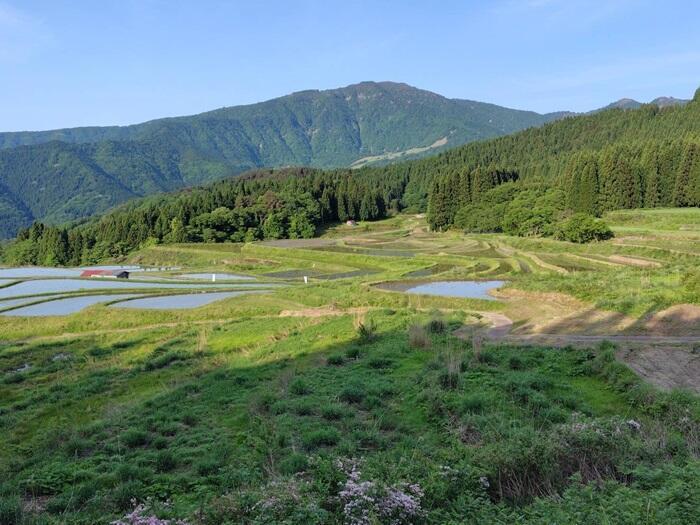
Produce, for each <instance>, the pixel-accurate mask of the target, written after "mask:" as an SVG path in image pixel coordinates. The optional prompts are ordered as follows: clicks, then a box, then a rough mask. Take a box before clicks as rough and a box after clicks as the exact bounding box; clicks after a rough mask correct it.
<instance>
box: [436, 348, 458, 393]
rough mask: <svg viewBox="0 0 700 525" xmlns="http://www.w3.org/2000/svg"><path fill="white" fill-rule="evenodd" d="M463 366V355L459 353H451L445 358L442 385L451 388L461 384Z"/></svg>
mask: <svg viewBox="0 0 700 525" xmlns="http://www.w3.org/2000/svg"><path fill="white" fill-rule="evenodd" d="M461 368H462V359H461V357H460V356H458V355H457V354H449V355H448V356H447V357H446V358H445V368H444V369H443V370H442V371H441V372H440V385H441V386H442V387H443V388H446V389H449V390H454V389H455V388H457V387H458V386H459V374H460V371H461Z"/></svg>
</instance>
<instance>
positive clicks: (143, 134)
mask: <svg viewBox="0 0 700 525" xmlns="http://www.w3.org/2000/svg"><path fill="white" fill-rule="evenodd" d="M657 101H659V102H658V103H659V105H662V104H663V105H668V103H669V102H668V101H673V102H672V103H682V102H684V101H676V99H657ZM631 103H634V104H639V103H636V102H634V101H631ZM615 104H619V102H618V103H615ZM614 107H622V106H614ZM624 107H627V106H624ZM630 107H632V106H630ZM569 115H573V113H569V112H557V113H548V114H539V113H535V112H531V111H521V110H515V109H510V108H505V107H501V106H497V105H494V104H486V103H483V102H476V101H471V100H460V99H448V98H445V97H442V96H440V95H437V94H435V93H431V92H429V91H424V90H420V89H417V88H414V87H411V86H408V85H406V84H399V83H393V82H362V83H360V84H355V85H351V86H347V87H344V88H340V89H332V90H326V91H302V92H298V93H294V94H291V95H287V96H284V97H280V98H276V99H273V100H269V101H266V102H261V103H258V104H252V105H247V106H234V107H227V108H222V109H217V110H214V111H209V112H206V113H201V114H199V115H193V116H187V117H175V118H164V119H158V120H152V121H149V122H145V123H142V124H136V125H132V126H121V127H120V126H108V127H82V128H69V129H60V130H52V131H37V132H8V133H0V238H3V237H9V236H12V235H14V234H15V233H16V231H17V230H18V229H19V228H20V227H23V226H26V225H28V224H30V223H31V222H32V221H33V220H36V219H40V220H43V221H46V222H54V223H57V222H64V221H69V220H73V219H77V218H81V217H85V216H88V215H91V214H94V213H98V212H102V211H104V210H106V209H108V208H110V207H112V206H114V205H116V204H119V203H121V202H124V201H126V200H129V199H132V198H135V197H139V196H144V195H148V194H152V193H157V192H163V191H169V190H173V189H176V188H181V187H186V186H192V185H196V184H199V183H203V182H208V181H211V180H216V179H220V178H223V177H226V176H229V175H235V174H237V173H241V172H243V171H246V170H249V169H253V168H258V167H278V166H292V165H297V166H301V165H304V166H315V167H324V168H329V167H348V166H351V167H360V166H364V165H367V164H376V163H386V162H391V161H396V160H402V159H408V158H415V157H418V156H424V155H428V154H431V153H435V152H438V151H440V150H444V149H446V148H450V147H455V146H458V145H461V144H465V143H468V142H473V141H476V140H482V139H488V138H492V137H497V136H501V135H507V134H510V133H514V132H516V131H519V130H522V129H525V128H530V127H535V126H541V125H543V124H545V123H547V122H551V121H553V120H557V119H560V118H563V117H566V116H569Z"/></svg>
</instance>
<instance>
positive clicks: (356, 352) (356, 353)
mask: <svg viewBox="0 0 700 525" xmlns="http://www.w3.org/2000/svg"><path fill="white" fill-rule="evenodd" d="M360 353H361V352H360V349H359V348H357V347H356V346H351V347H350V348H348V349H347V350H346V351H345V357H347V358H348V359H359V358H360Z"/></svg>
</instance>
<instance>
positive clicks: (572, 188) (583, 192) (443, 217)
mask: <svg viewBox="0 0 700 525" xmlns="http://www.w3.org/2000/svg"><path fill="white" fill-rule="evenodd" d="M564 158H565V159H566V161H565V162H564V161H563V159H562V158H561V157H556V156H552V157H550V159H551V164H549V165H548V164H543V169H542V170H541V172H535V173H534V174H531V175H530V176H529V177H528V178H526V179H524V180H523V183H522V184H518V185H512V186H508V187H507V188H502V189H499V190H498V191H493V192H489V190H491V188H487V191H486V192H484V191H483V190H482V189H479V190H478V192H477V193H476V195H473V189H472V188H473V182H472V180H473V178H474V177H475V176H480V175H479V174H480V173H482V172H483V170H482V169H481V168H477V169H476V170H474V171H472V172H471V173H468V174H465V175H460V174H459V173H458V172H457V173H451V174H449V175H446V176H442V177H439V178H437V179H436V180H435V181H434V182H433V186H432V190H431V194H430V201H429V206H428V220H429V223H430V225H431V227H432V228H433V229H436V230H443V229H446V228H450V227H452V226H456V227H459V228H463V229H465V230H468V231H473V232H501V231H505V232H507V233H512V234H519V235H542V234H546V233H545V232H544V231H543V228H545V226H546V223H554V222H556V221H557V220H559V219H562V218H564V217H565V216H566V215H567V214H571V213H577V212H579V213H586V214H590V215H593V216H600V215H601V214H602V213H604V212H606V211H610V210H618V209H628V208H643V207H645V208H655V207H685V206H700V139H690V138H689V139H678V140H672V141H644V142H637V143H619V144H615V145H611V146H607V147H604V148H602V149H601V150H599V151H591V150H584V151H579V152H575V153H573V154H570V155H568V156H566V157H564ZM545 160H546V159H545ZM559 165H561V166H559ZM555 170H556V171H557V172H558V171H559V170H561V172H560V173H559V172H558V173H557V174H556V175H555V176H551V175H550V176H547V175H548V174H549V173H551V172H552V171H555ZM512 177H513V178H511V179H510V180H514V178H517V174H513V175H512ZM499 180H500V179H499ZM503 181H504V182H507V180H503ZM555 190H556V192H558V193H557V195H556V196H554V193H552V192H553V191H555ZM548 191H549V198H548V199H547V195H548ZM546 200H549V203H548V204H546V205H545V204H543V202H544V201H546ZM516 208H517V209H518V215H519V216H518V220H517V221H514V220H511V219H509V217H508V215H509V214H510V215H513V213H514V212H515V210H516ZM544 216H546V221H545V220H544V219H543V217H544ZM535 218H538V221H537V223H538V225H537V227H531V228H527V227H525V223H526V222H527V221H528V220H530V221H532V220H533V219H535ZM545 229H546V228H545Z"/></svg>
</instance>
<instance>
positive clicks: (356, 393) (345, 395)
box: [340, 384, 367, 403]
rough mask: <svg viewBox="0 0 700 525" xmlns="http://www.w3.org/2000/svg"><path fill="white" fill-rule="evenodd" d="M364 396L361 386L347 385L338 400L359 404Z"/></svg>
mask: <svg viewBox="0 0 700 525" xmlns="http://www.w3.org/2000/svg"><path fill="white" fill-rule="evenodd" d="M366 394H367V393H366V392H365V389H364V387H363V386H362V385H357V384H354V385H348V386H346V387H345V388H344V389H343V390H342V392H340V400H341V401H345V402H346V403H360V402H362V400H363V399H364V398H365V395H366Z"/></svg>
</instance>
